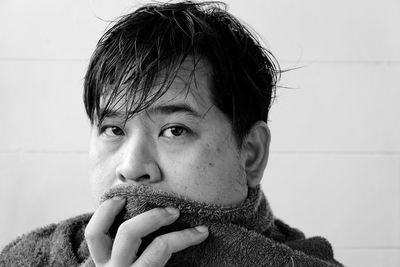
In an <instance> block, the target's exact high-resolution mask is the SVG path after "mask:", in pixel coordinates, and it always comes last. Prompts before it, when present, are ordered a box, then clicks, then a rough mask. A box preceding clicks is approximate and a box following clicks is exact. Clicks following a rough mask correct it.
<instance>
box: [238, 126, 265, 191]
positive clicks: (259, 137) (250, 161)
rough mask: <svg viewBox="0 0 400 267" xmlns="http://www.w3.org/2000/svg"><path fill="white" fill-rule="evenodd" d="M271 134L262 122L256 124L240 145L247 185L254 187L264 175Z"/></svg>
mask: <svg viewBox="0 0 400 267" xmlns="http://www.w3.org/2000/svg"><path fill="white" fill-rule="evenodd" d="M270 142H271V132H270V131H269V128H268V126H267V123H266V122H264V121H258V122H256V123H255V124H254V125H253V127H252V128H251V129H250V131H249V133H248V135H247V136H246V137H245V139H244V141H243V145H242V153H244V160H245V162H244V166H245V172H246V179H247V185H248V186H249V187H256V186H257V185H258V184H259V183H260V181H261V179H262V176H263V174H264V170H265V167H266V166H267V162H268V156H269V144H270Z"/></svg>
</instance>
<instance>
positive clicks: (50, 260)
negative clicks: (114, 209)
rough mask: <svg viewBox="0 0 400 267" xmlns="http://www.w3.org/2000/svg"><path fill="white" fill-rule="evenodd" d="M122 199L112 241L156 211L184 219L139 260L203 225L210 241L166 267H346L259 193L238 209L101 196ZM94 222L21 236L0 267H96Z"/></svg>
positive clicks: (157, 195)
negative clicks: (127, 224) (91, 248)
mask: <svg viewBox="0 0 400 267" xmlns="http://www.w3.org/2000/svg"><path fill="white" fill-rule="evenodd" d="M113 196H124V197H126V198H127V204H126V206H125V208H124V210H123V211H122V212H121V213H120V214H119V215H118V217H117V218H116V220H115V222H114V224H113V226H112V228H111V230H110V235H111V236H112V237H113V236H115V233H116V230H117V229H118V226H119V225H120V224H121V223H122V222H123V221H125V220H127V219H129V218H131V217H133V216H135V215H137V214H140V213H142V212H144V211H147V210H149V209H152V208H154V207H176V208H178V209H179V210H180V212H181V215H180V217H179V218H178V220H177V221H176V222H175V223H173V224H172V225H170V226H167V227H163V228H161V229H160V230H158V231H156V232H155V233H153V234H151V235H149V236H147V237H146V238H144V240H143V242H142V245H141V247H140V248H139V251H138V254H140V253H141V252H142V251H143V249H145V247H146V246H147V245H148V244H149V243H150V242H151V241H152V240H153V239H154V237H155V236H157V235H159V234H162V233H165V232H169V231H176V230H179V229H185V228H188V227H193V226H196V225H199V224H206V225H208V226H209V231H210V235H209V237H208V238H207V240H206V241H204V242H202V243H201V244H199V245H197V246H193V247H189V248H187V249H185V250H183V251H180V252H177V253H175V254H173V255H172V257H171V259H170V260H169V261H168V263H167V266H342V265H341V264H340V263H338V262H336V261H335V260H334V257H333V251H332V248H331V245H330V244H329V243H328V242H327V241H326V240H325V239H323V238H321V237H313V238H309V239H306V238H305V237H304V234H303V233H301V232H300V231H298V230H297V229H294V228H291V227H289V226H288V225H286V224H285V223H283V222H282V221H280V220H278V219H275V218H274V216H273V214H272V212H271V209H270V208H269V205H268V202H267V201H266V199H265V197H264V194H263V193H262V191H261V190H260V188H259V187H257V188H256V189H252V190H250V191H249V195H248V197H247V199H246V200H245V201H244V202H243V203H241V204H240V205H239V206H236V207H223V206H217V205H209V204H205V203H198V202H194V201H191V200H188V199H185V198H182V197H178V196H176V195H173V194H168V193H165V192H159V191H155V190H153V189H152V188H150V187H147V186H135V187H132V186H120V187H115V188H113V189H112V190H111V191H109V192H107V193H106V194H105V195H104V196H103V200H105V199H108V198H111V197H113ZM90 218H91V214H85V215H81V216H78V217H74V218H71V219H69V220H66V221H63V222H61V223H59V224H57V225H56V224H53V225H50V226H48V227H45V228H41V229H38V230H36V231H34V232H32V233H30V234H28V235H25V236H22V237H20V238H18V239H17V240H15V241H14V242H12V243H11V244H9V245H8V246H6V247H5V248H4V250H3V251H2V252H1V254H0V266H94V264H93V262H92V260H91V258H90V256H89V252H88V248H87V244H86V242H85V241H84V238H83V232H84V229H85V227H86V225H87V223H88V221H89V220H90Z"/></svg>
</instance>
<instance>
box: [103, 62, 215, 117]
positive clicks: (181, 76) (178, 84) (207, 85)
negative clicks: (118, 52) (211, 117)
mask: <svg viewBox="0 0 400 267" xmlns="http://www.w3.org/2000/svg"><path fill="white" fill-rule="evenodd" d="M166 75H170V74H167V73H160V74H159V75H158V77H156V79H155V81H154V83H153V86H152V87H151V88H150V90H149V93H148V94H147V97H145V98H144V97H143V95H141V94H140V93H137V92H134V94H131V93H132V92H130V90H138V89H137V88H120V91H121V92H122V95H125V98H124V97H120V98H118V99H116V100H115V99H113V100H112V102H114V103H113V104H112V105H111V106H112V108H111V109H113V110H120V111H122V110H125V111H126V112H128V113H129V112H130V111H131V110H133V109H134V108H135V105H141V104H143V103H144V102H147V101H149V100H150V98H151V97H152V96H154V95H156V94H157V93H159V92H160V90H163V89H162V87H163V86H165V84H163V77H165V76H166ZM211 76H212V69H211V66H210V65H209V64H208V62H207V61H205V60H203V59H202V60H195V59H194V58H193V57H187V58H186V59H185V60H184V62H183V63H182V64H181V66H180V67H179V69H178V71H177V72H176V73H175V75H173V76H172V77H173V78H172V79H171V81H170V83H168V87H167V88H166V89H165V92H163V94H162V95H161V96H160V97H157V99H156V100H155V101H154V102H153V101H151V104H150V105H149V106H148V107H151V106H154V105H164V104H165V105H167V104H169V105H171V104H174V103H186V104H188V105H190V106H192V107H194V108H195V109H197V110H198V111H199V112H200V113H201V111H204V110H208V109H209V108H210V107H211V106H213V101H212V97H211V91H210V90H211ZM129 95H135V97H133V98H130V97H129ZM110 97H111V96H110V93H109V94H105V95H103V96H102V97H101V100H100V108H101V109H102V108H105V103H107V102H109V100H110ZM114 97H115V96H114ZM134 103H135V104H134ZM108 104H110V103H108ZM127 105H128V106H130V108H127ZM108 108H109V107H108Z"/></svg>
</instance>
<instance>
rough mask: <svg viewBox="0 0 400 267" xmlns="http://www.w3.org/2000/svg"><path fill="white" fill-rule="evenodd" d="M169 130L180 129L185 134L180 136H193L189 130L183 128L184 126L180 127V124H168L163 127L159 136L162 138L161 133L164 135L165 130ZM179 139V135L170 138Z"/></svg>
mask: <svg viewBox="0 0 400 267" xmlns="http://www.w3.org/2000/svg"><path fill="white" fill-rule="evenodd" d="M171 128H182V129H183V130H184V131H185V133H183V134H182V135H188V134H193V131H192V130H190V129H189V128H188V127H187V126H185V125H182V124H168V125H166V126H165V127H163V128H162V129H161V132H160V134H159V136H160V137H162V135H163V133H164V132H165V131H166V130H168V129H171ZM179 137H181V135H179V136H175V137H172V138H179Z"/></svg>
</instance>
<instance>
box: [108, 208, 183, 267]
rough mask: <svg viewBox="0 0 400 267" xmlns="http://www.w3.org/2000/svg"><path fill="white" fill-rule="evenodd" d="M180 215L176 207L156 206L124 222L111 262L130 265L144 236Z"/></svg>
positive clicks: (115, 242) (119, 230)
mask: <svg viewBox="0 0 400 267" xmlns="http://www.w3.org/2000/svg"><path fill="white" fill-rule="evenodd" d="M178 217H179V210H177V209H174V208H155V209H152V210H149V211H146V212H144V213H142V214H139V215H137V216H135V217H133V218H132V219H129V220H127V221H125V222H124V223H122V224H121V225H120V226H119V228H118V231H117V234H116V236H115V240H114V244H113V249H112V252H111V262H112V264H113V265H115V266H128V265H130V264H131V263H132V262H133V261H134V260H135V259H136V253H137V251H138V249H139V246H140V244H141V242H142V237H145V236H147V235H148V234H150V233H152V232H154V231H156V230H157V229H159V228H160V227H162V226H165V225H168V224H171V223H172V222H174V221H175V220H176V219H177V218H178Z"/></svg>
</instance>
